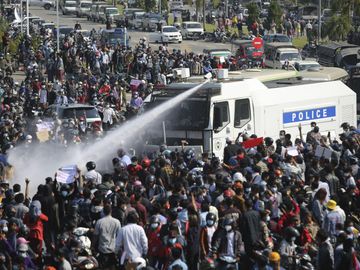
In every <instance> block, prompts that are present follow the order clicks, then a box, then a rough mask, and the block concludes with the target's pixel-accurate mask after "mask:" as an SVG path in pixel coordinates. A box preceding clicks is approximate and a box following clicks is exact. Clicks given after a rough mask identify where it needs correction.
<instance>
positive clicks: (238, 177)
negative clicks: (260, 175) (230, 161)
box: [233, 172, 246, 182]
mask: <svg viewBox="0 0 360 270" xmlns="http://www.w3.org/2000/svg"><path fill="white" fill-rule="evenodd" d="M233 180H234V182H235V181H241V182H245V181H246V180H245V178H244V176H243V175H242V173H241V172H236V173H234V175H233Z"/></svg>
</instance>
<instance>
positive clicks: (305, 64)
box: [294, 61, 321, 71]
mask: <svg viewBox="0 0 360 270" xmlns="http://www.w3.org/2000/svg"><path fill="white" fill-rule="evenodd" d="M320 67H321V66H320V64H319V63H318V62H316V61H297V62H295V63H294V68H295V69H296V70H297V71H304V70H318V69H320Z"/></svg>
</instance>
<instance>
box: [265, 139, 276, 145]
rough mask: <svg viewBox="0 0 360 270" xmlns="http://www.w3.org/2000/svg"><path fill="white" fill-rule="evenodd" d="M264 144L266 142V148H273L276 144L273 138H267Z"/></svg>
mask: <svg viewBox="0 0 360 270" xmlns="http://www.w3.org/2000/svg"><path fill="white" fill-rule="evenodd" d="M264 142H265V145H266V146H271V145H272V144H273V143H274V140H273V139H272V138H270V137H266V138H265V139H264Z"/></svg>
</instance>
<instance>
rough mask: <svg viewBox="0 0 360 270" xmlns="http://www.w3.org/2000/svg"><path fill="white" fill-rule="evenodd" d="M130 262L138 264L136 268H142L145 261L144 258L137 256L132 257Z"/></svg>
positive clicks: (144, 265)
mask: <svg viewBox="0 0 360 270" xmlns="http://www.w3.org/2000/svg"><path fill="white" fill-rule="evenodd" d="M132 262H133V263H137V264H138V265H137V266H136V270H140V269H143V268H144V267H146V261H145V259H144V258H142V257H137V258H136V259H134V260H133V261H132Z"/></svg>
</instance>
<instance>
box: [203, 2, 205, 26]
mask: <svg viewBox="0 0 360 270" xmlns="http://www.w3.org/2000/svg"><path fill="white" fill-rule="evenodd" d="M205 2H206V0H203V28H204V31H206V16H205Z"/></svg>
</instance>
